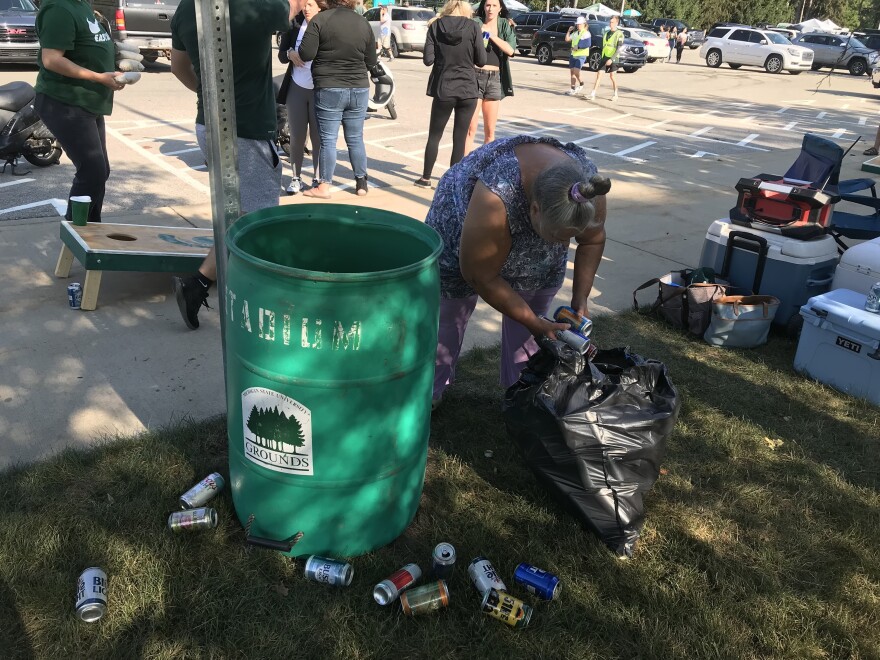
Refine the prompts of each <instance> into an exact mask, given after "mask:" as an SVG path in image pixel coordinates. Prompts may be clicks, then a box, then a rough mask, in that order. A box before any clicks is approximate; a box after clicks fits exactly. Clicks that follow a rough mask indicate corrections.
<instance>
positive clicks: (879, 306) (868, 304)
mask: <svg viewBox="0 0 880 660" xmlns="http://www.w3.org/2000/svg"><path fill="white" fill-rule="evenodd" d="M865 309H866V310H867V311H869V312H874V313H875V314H880V282H877V283H876V284H874V286H872V287H871V288H870V289H869V290H868V297H867V298H866V299H865Z"/></svg>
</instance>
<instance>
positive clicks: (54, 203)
mask: <svg viewBox="0 0 880 660" xmlns="http://www.w3.org/2000/svg"><path fill="white" fill-rule="evenodd" d="M38 206H51V207H52V208H54V209H55V212H56V213H57V214H58V215H64V214H65V213H66V212H67V200H65V199H58V198H57V197H53V198H52V199H44V200H41V201H39V202H31V203H30V204H21V205H19V206H12V207H10V208H8V209H0V215H3V214H5V213H14V212H15V211H27V210H28V209H34V208H37V207H38Z"/></svg>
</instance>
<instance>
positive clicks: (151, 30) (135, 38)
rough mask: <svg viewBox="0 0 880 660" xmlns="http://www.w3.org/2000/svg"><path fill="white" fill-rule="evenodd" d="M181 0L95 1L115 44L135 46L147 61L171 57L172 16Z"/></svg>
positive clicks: (95, 6)
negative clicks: (162, 56)
mask: <svg viewBox="0 0 880 660" xmlns="http://www.w3.org/2000/svg"><path fill="white" fill-rule="evenodd" d="M179 2H180V0H160V1H159V2H152V1H150V2H145V1H138V0H94V1H93V2H92V7H93V8H94V10H95V11H97V12H100V13H101V15H102V16H103V17H104V18H105V19H106V20H107V23H106V24H105V26H106V25H109V27H110V34H111V36H112V37H113V40H114V41H118V42H119V43H124V44H127V45H129V46H134V47H136V48H137V49H138V50H139V51H140V52H141V54H142V55H143V56H144V61H145V62H155V61H156V60H157V59H158V58H159V56H160V55H164V56H165V57H169V56H170V55H171V17H172V16H174V10H175V9H177V5H178V3H179Z"/></svg>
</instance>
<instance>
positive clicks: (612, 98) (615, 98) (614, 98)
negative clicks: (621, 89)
mask: <svg viewBox="0 0 880 660" xmlns="http://www.w3.org/2000/svg"><path fill="white" fill-rule="evenodd" d="M611 100H612V101H616V100H617V92H614V96H612V97H611Z"/></svg>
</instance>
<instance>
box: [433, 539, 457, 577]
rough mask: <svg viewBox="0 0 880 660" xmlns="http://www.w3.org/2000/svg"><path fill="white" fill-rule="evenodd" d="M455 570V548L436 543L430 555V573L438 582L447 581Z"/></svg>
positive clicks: (449, 544) (447, 544) (448, 544)
mask: <svg viewBox="0 0 880 660" xmlns="http://www.w3.org/2000/svg"><path fill="white" fill-rule="evenodd" d="M453 568H455V548H454V547H453V546H452V544H451V543H438V544H437V547H436V548H434V553H433V554H432V555H431V571H432V572H433V573H434V577H436V578H437V579H438V580H448V579H449V577H450V576H451V575H452V569H453Z"/></svg>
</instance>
